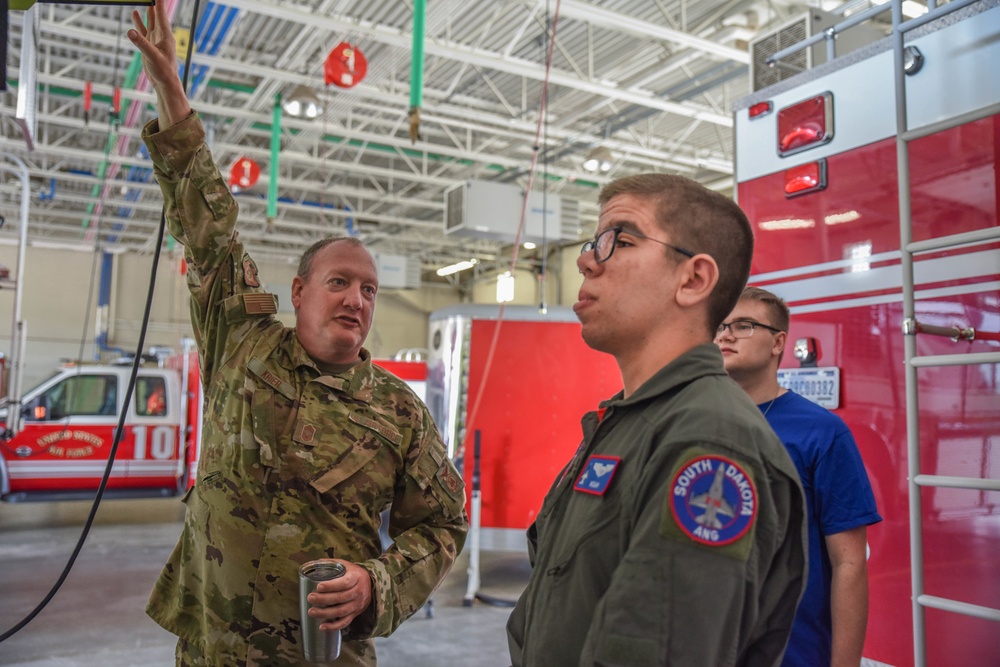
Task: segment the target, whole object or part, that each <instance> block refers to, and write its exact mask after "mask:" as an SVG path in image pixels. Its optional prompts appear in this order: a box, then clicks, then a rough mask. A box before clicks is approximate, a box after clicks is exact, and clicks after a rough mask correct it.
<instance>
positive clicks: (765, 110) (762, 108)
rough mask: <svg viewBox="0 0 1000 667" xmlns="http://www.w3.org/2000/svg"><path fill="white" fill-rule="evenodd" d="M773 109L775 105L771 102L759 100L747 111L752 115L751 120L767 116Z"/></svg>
mask: <svg viewBox="0 0 1000 667" xmlns="http://www.w3.org/2000/svg"><path fill="white" fill-rule="evenodd" d="M772 110H774V105H773V104H771V103H770V102H757V104H754V105H753V106H751V107H750V109H749V110H747V113H748V114H749V116H750V120H753V119H755V118H760V117H761V116H766V115H767V114H769V113H771V111H772Z"/></svg>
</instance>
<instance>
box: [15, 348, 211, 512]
mask: <svg viewBox="0 0 1000 667" xmlns="http://www.w3.org/2000/svg"><path fill="white" fill-rule="evenodd" d="M131 372H132V368H131V365H125V364H122V365H93V364H89V365H88V364H67V365H65V366H63V367H60V368H58V369H57V370H56V371H54V372H53V374H52V375H51V376H50V377H48V378H47V379H45V380H44V381H42V382H41V383H40V384H39V385H38V386H36V387H35V388H34V389H32V390H30V391H28V392H26V393H25V394H24V396H23V398H22V399H21V402H20V407H19V410H20V419H19V420H17V423H18V424H19V426H17V428H16V432H13V433H12V432H10V431H7V432H6V433H5V434H4V436H3V437H2V438H0V498H2V499H3V500H8V501H17V500H43V499H63V500H66V499H76V498H92V497H93V495H94V491H95V490H96V489H97V487H98V485H99V484H100V481H101V477H102V476H103V475H104V470H105V467H106V465H107V461H108V454H109V452H110V450H111V446H112V443H113V442H114V435H115V429H116V428H117V427H118V416H119V414H120V413H121V411H122V410H123V409H124V410H126V415H125V422H124V433H123V434H122V437H121V442H120V444H119V446H118V452H117V455H116V457H115V463H114V466H113V467H112V470H111V476H110V478H109V480H108V487H107V494H108V495H109V496H112V497H114V496H118V497H121V496H158V495H159V496H169V495H174V494H176V493H178V492H180V491H184V490H185V489H186V488H187V487H188V484H189V483H190V481H191V480H193V479H194V474H195V471H196V466H197V455H198V450H199V448H198V443H199V435H200V429H199V426H200V424H201V399H200V397H201V385H200V383H199V381H198V359H197V354H196V353H195V352H191V351H187V352H182V353H180V354H175V355H170V356H167V357H166V358H164V359H162V360H161V363H154V364H151V365H147V366H141V367H140V368H139V370H138V375H137V377H136V384H135V389H134V392H133V395H132V400H131V401H130V403H129V405H127V406H126V405H124V399H125V393H126V388H127V386H128V381H129V376H130V375H131ZM2 409H3V408H2V407H0V410H2ZM8 409H9V406H8ZM2 417H3V420H4V424H3V428H4V429H5V431H6V429H7V428H8V427H9V426H10V425H11V422H10V420H9V419H8V417H7V414H6V411H4V412H3V414H2Z"/></svg>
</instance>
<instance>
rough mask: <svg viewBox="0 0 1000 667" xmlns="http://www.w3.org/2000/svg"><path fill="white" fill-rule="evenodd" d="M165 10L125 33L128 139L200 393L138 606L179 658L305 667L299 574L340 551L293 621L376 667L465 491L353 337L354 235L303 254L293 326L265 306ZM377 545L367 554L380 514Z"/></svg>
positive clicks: (366, 303)
mask: <svg viewBox="0 0 1000 667" xmlns="http://www.w3.org/2000/svg"><path fill="white" fill-rule="evenodd" d="M164 5H165V3H162V2H160V3H157V5H156V7H155V8H150V9H149V10H148V14H147V22H148V27H147V26H143V24H142V20H141V17H140V15H139V14H138V12H136V13H134V14H133V19H134V22H135V30H130V31H129V38H130V39H131V40H132V42H133V43H134V44H135V45H136V46H137V47H138V48H139V50H140V51H141V52H142V55H143V60H144V66H145V69H146V73H147V75H148V76H149V78H150V81H151V82H152V83H153V86H154V88H155V90H156V94H157V104H158V109H159V118H158V120H154V121H152V122H151V123H149V124H148V125H147V126H146V127H145V128H144V130H143V140H144V141H145V142H146V145H147V147H148V148H149V153H150V156H151V158H152V160H153V164H154V167H155V170H156V176H157V180H158V181H159V183H160V187H161V189H162V191H163V196H164V199H165V201H166V215H167V224H168V226H169V229H170V232H171V234H173V235H174V237H175V238H177V239H178V240H179V241H181V242H182V243H183V244H184V246H185V257H186V259H187V262H188V266H189V269H188V273H187V277H188V285H189V287H190V290H191V298H192V321H193V326H194V330H195V336H196V338H197V340H198V348H199V351H200V361H201V373H202V375H201V377H202V383H203V387H204V390H205V401H206V403H205V415H206V418H205V423H204V427H203V428H204V431H203V435H202V452H201V459H200V462H199V468H198V479H197V481H196V484H195V487H194V489H192V491H191V493H190V495H189V496H188V497H187V498H186V500H185V502H186V505H187V515H186V519H185V525H184V531H183V533H182V535H181V538H180V541H179V542H178V544H177V546H176V548H175V549H174V552H173V554H172V555H171V556H170V560H169V562H168V563H167V565H166V567H165V568H164V570H163V572H162V574H161V576H160V579H159V581H157V583H156V586H155V588H154V590H153V593H152V596H151V598H150V601H149V606H148V608H147V613H149V615H150V616H151V617H152V618H153V619H154V620H155V621H156V622H157V623H159V624H160V625H162V626H163V627H164V628H166V629H167V630H169V631H171V632H173V633H174V634H176V635H178V636H179V637H180V640H179V641H178V645H177V662H178V664H179V665H213V666H214V665H227V666H228V665H247V666H250V665H259V666H265V665H266V666H267V667H274V666H282V665H297V664H302V663H303V657H302V655H303V653H302V646H301V637H302V633H301V620H300V618H299V600H298V597H299V596H298V568H299V566H300V565H301V564H303V563H305V562H308V561H311V560H316V559H337V560H338V562H340V563H342V564H343V565H344V566H345V567H346V570H347V572H346V574H345V575H344V576H343V577H341V578H339V579H335V580H333V581H330V582H325V583H321V584H320V585H319V590H318V592H317V593H315V594H313V595H311V596H310V599H309V602H310V603H311V604H312V605H314V606H313V607H312V608H311V609H310V610H309V614H310V616H313V617H315V618H318V619H321V620H322V621H323V624H322V626H321V629H323V630H342V633H343V638H344V643H343V647H342V651H341V657H340V659H338V660H337V661H336V662H335V663H334V664H336V665H374V664H375V650H374V643H373V641H372V639H371V638H372V637H376V636H384V635H388V634H389V633H391V632H392V631H393V630H395V629H396V628H397V627H398V626H399V624H400V623H402V622H403V621H404V620H405V619H406V618H408V617H409V616H410V615H411V614H413V613H414V612H415V611H416V610H417V609H419V608H420V607H421V605H423V603H424V602H425V601H426V600H427V598H428V597H429V596H430V594H431V592H432V591H433V589H434V587H435V586H437V584H438V583H440V581H441V580H442V578H443V577H444V576H445V574H446V573H447V572H448V570H449V568H450V567H451V565H452V564H453V563H454V560H455V558H456V556H457V554H458V552H459V550H460V549H461V548H462V545H463V543H464V540H465V533H466V530H467V529H468V522H467V520H466V516H465V511H464V504H465V503H464V501H465V495H464V489H463V485H462V482H461V479H460V478H459V476H458V474H457V472H456V471H455V469H454V467H453V466H452V464H451V462H450V461H449V460H448V458H447V455H446V452H445V448H444V445H443V443H442V442H441V439H440V437H439V435H438V433H437V430H436V428H435V426H434V424H433V422H432V420H431V417H430V415H429V413H428V411H427V409H426V407H425V406H424V405H423V403H422V402H421V401H420V400H419V399H418V398H417V397H416V395H415V394H414V393H413V392H412V391H410V389H409V388H408V387H407V386H406V385H405V383H403V382H402V381H401V380H399V379H398V378H396V377H395V376H393V375H391V374H390V373H388V372H386V371H384V370H381V369H379V368H377V367H375V366H373V365H372V363H371V358H370V355H369V353H368V352H367V351H366V350H365V349H364V348H363V347H362V344H363V342H364V339H365V337H366V336H367V334H368V331H369V329H370V327H371V321H372V316H373V312H374V307H375V294H376V291H377V289H378V279H377V276H376V272H375V263H374V260H373V259H372V257H371V255H370V254H369V253H368V251H367V250H365V249H364V248H363V247H362V246H361V244H360V243H358V242H356V241H355V240H353V239H332V240H331V239H328V240H326V241H322V242H320V243H317V244H316V245H314V246H313V247H312V248H310V249H309V250H307V251H306V253H305V254H304V255H303V258H302V261H301V263H300V265H299V274H298V276H297V277H296V278H295V279H294V281H293V283H292V304H293V306H294V307H295V311H296V326H295V328H294V329H289V328H286V327H284V326H282V325H281V323H280V322H278V321H277V320H276V319H275V317H274V314H275V312H276V310H277V308H276V299H275V297H274V296H273V295H271V294H267V293H265V292H263V291H261V289H260V284H259V281H258V278H257V270H256V266H255V265H254V263H253V260H252V259H250V256H249V255H247V254H246V252H245V251H244V248H243V245H242V244H241V243H240V242H239V240H238V239H237V235H236V233H235V224H236V217H237V205H236V202H235V201H234V199H233V197H232V196H231V194H230V192H229V190H228V188H227V187H226V184H225V182H224V181H223V179H222V177H221V175H220V174H219V171H218V169H217V168H216V165H215V164H214V163H213V161H212V157H211V155H210V154H209V152H208V149H207V147H206V146H205V143H204V130H203V128H202V126H201V123H200V121H199V119H198V116H197V114H195V113H194V112H193V111H192V110H191V108H190V106H189V105H188V102H187V99H186V97H185V95H184V91H183V88H182V86H181V83H180V79H179V78H178V75H177V68H176V55H175V47H174V38H173V35H172V33H171V29H170V25H169V22H168V18H167V14H166V10H165V8H164ZM386 508H390V514H389V517H390V518H389V534H390V536H391V537H392V538H393V539H394V544H393V545H392V546H391V547H390V548H389V549H388V550H387V551H386V552H385V553H382V549H381V542H380V539H379V524H380V513H381V512H382V511H383V510H384V509H386Z"/></svg>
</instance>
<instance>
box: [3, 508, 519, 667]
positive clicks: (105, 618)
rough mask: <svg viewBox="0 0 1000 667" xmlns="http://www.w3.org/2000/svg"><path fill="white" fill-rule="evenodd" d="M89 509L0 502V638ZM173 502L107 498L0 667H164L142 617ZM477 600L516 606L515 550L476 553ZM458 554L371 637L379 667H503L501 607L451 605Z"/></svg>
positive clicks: (165, 644) (39, 591)
mask: <svg viewBox="0 0 1000 667" xmlns="http://www.w3.org/2000/svg"><path fill="white" fill-rule="evenodd" d="M89 511H90V504H89V503H87V502H60V503H24V504H6V503H4V504H0V633H2V632H6V631H7V630H9V629H10V628H11V627H13V626H14V624H16V623H18V622H19V621H20V620H21V619H22V618H24V617H25V616H26V615H27V614H28V613H30V612H31V610H32V609H34V608H35V606H36V605H37V604H38V603H39V602H41V600H42V599H43V597H44V596H45V595H46V593H47V592H48V590H49V588H50V587H51V586H52V584H53V583H54V582H55V581H56V580H57V579H58V577H59V576H60V574H61V572H62V570H63V568H64V567H65V564H66V562H67V560H68V558H69V556H70V554H71V553H72V551H73V549H74V547H75V544H76V540H77V539H78V538H79V535H80V531H81V529H82V526H83V524H84V522H85V520H86V517H87V515H88V513H89ZM182 511H183V510H182V508H181V505H180V502H179V501H178V500H176V499H162V500H109V501H106V502H105V503H103V505H102V507H101V508H100V510H99V512H98V515H97V518H96V521H95V525H94V527H93V528H92V529H91V531H90V535H89V536H88V539H87V541H86V543H85V544H84V546H83V549H82V550H81V552H80V554H79V557H78V559H77V561H76V565H75V566H74V568H73V570H72V571H71V572H70V574H69V576H68V577H67V578H66V581H65V582H64V583H63V585H62V587H61V588H60V590H59V592H58V593H57V594H56V595H55V597H54V598H53V599H52V601H51V602H50V603H49V604H48V606H47V607H46V608H45V609H44V610H42V611H41V613H39V614H38V615H37V616H36V617H35V618H34V620H32V621H31V622H30V623H29V624H28V625H27V626H25V627H24V628H23V629H22V630H20V631H19V632H18V633H17V634H15V635H14V636H12V637H11V638H10V639H8V640H6V641H4V642H2V643H0V665H4V666H5V667H98V666H100V667H135V666H136V665H142V666H143V667H161V666H162V667H168V666H170V665H173V650H174V643H175V638H174V636H173V635H171V634H169V633H167V632H166V631H164V630H163V629H161V628H160V627H159V626H158V625H156V624H155V623H153V621H151V620H150V619H149V618H148V617H147V616H146V615H145V613H144V612H143V610H144V608H145V604H146V598H147V596H148V595H149V591H150V589H151V588H152V585H153V582H154V580H155V578H156V576H157V575H158V574H159V571H160V568H161V567H162V565H163V562H164V561H165V559H166V558H167V556H168V554H169V553H170V550H171V549H172V548H173V546H174V543H175V541H176V539H177V536H178V534H179V532H180V527H181V524H180V520H181V517H182ZM480 561H481V577H482V588H481V591H480V592H482V593H486V594H489V595H491V596H495V597H498V598H501V599H504V600H513V599H516V597H517V596H518V594H520V592H521V591H522V590H523V589H524V586H525V585H526V584H527V580H528V574H529V570H530V567H529V565H528V560H527V555H526V554H525V553H510V552H483V553H482V554H481V556H480ZM467 567H468V558H467V555H465V554H464V555H463V557H461V558H460V560H459V561H458V563H457V564H456V566H455V568H454V569H453V570H452V572H451V574H450V575H449V576H448V578H447V579H446V580H445V582H444V583H443V584H442V586H441V588H440V589H438V591H437V592H435V594H434V604H433V607H434V615H433V618H427V616H426V614H425V613H424V612H423V611H421V612H418V613H417V615H415V616H414V617H413V618H411V619H410V620H408V621H406V622H405V623H404V624H403V625H402V626H400V628H399V630H397V631H396V633H395V634H394V635H393V636H392V637H389V638H386V639H379V640H376V646H377V652H378V656H379V665H380V667H451V666H455V667H506V666H507V665H509V664H510V660H509V658H508V655H507V643H506V635H505V631H504V625H505V624H506V621H507V616H508V615H509V613H510V609H509V608H505V607H499V606H491V605H486V604H482V603H480V602H478V601H477V602H476V604H474V605H473V606H471V607H464V606H463V605H462V602H463V598H464V596H465V593H466V585H467V573H466V568H467Z"/></svg>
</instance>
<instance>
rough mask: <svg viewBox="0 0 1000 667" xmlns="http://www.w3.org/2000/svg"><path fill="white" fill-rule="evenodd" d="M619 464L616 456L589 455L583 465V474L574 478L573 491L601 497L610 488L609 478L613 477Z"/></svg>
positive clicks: (619, 460) (619, 461)
mask: <svg viewBox="0 0 1000 667" xmlns="http://www.w3.org/2000/svg"><path fill="white" fill-rule="evenodd" d="M621 462H622V460H621V459H620V458H618V457H617V456H604V455H602V454H591V455H590V457H589V458H588V459H587V462H586V463H584V464H583V472H581V473H580V476H579V477H577V478H576V484H574V485H573V490H574V491H582V492H584V493H592V494H594V495H595V496H603V495H604V494H605V493H607V491H608V487H609V486H611V478H612V477H614V476H615V471H616V470H618V466H619V465H620V464H621Z"/></svg>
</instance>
